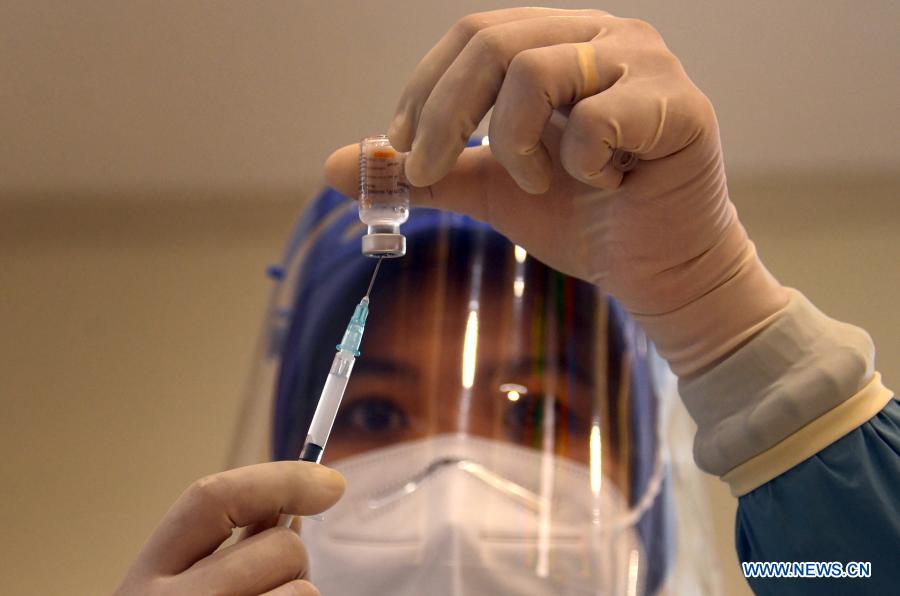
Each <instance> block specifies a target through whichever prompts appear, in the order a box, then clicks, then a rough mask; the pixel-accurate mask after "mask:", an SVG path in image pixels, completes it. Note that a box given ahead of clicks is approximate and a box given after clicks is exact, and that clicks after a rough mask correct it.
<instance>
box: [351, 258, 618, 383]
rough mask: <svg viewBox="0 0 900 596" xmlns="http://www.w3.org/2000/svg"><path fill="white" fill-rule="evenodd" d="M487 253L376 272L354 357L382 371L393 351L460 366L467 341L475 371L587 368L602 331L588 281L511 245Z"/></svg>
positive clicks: (446, 370) (416, 366)
mask: <svg viewBox="0 0 900 596" xmlns="http://www.w3.org/2000/svg"><path fill="white" fill-rule="evenodd" d="M491 256H492V257H493V258H492V259H491V260H490V262H489V263H488V262H487V261H486V260H485V261H483V262H482V263H480V264H479V263H477V262H472V261H473V256H472V255H462V256H460V257H459V260H457V261H456V262H453V263H450V264H449V266H434V267H429V268H419V269H416V270H403V269H400V270H399V271H394V272H392V273H389V274H388V275H386V276H385V278H384V279H380V280H378V282H377V284H379V286H378V289H379V291H378V292H377V293H376V294H375V295H373V300H372V306H371V309H370V318H369V320H368V322H367V328H366V338H365V340H364V344H363V351H364V356H363V357H362V358H361V359H360V361H359V363H358V364H357V366H359V367H360V368H361V369H365V368H371V367H380V368H384V369H385V371H386V372H387V367H385V366H383V365H384V364H385V361H393V362H395V363H398V364H399V363H402V364H403V367H400V368H402V369H404V370H405V372H407V373H409V374H412V373H413V372H415V373H416V374H419V375H423V374H428V372H429V367H430V372H431V373H432V374H434V373H436V372H438V371H437V370H436V369H435V368H434V367H435V366H436V365H437V364H440V369H441V370H440V373H441V374H445V375H446V374H461V373H462V371H461V369H462V368H463V365H464V357H465V355H466V354H465V353H466V350H467V349H468V350H469V351H472V349H473V348H474V349H475V351H476V352H477V353H476V355H475V358H476V360H477V363H478V373H479V376H480V377H484V376H486V375H488V373H490V372H495V373H497V374H500V373H501V372H506V373H515V374H517V375H521V373H523V372H526V371H524V370H522V369H525V368H531V369H540V370H547V369H548V368H554V367H557V368H558V365H559V364H563V363H565V365H566V368H567V369H569V372H570V374H571V373H576V374H578V375H579V376H581V377H585V378H587V377H590V376H591V375H590V371H591V370H593V369H594V368H595V367H594V363H593V359H594V358H595V357H596V350H595V345H596V343H597V341H598V340H603V341H605V337H600V336H599V335H598V334H599V333H600V332H602V330H601V329H599V328H598V326H597V325H596V322H597V321H598V320H600V319H599V318H598V315H599V314H600V313H599V310H600V309H601V308H602V304H601V303H600V301H599V300H598V296H597V293H596V291H595V290H594V289H593V288H591V287H590V286H588V285H587V284H585V283H583V282H578V281H576V280H574V279H572V278H569V277H566V276H563V275H561V274H559V273H557V272H555V271H553V270H551V269H549V268H547V267H545V266H543V265H542V264H540V263H538V262H537V261H534V260H531V259H528V260H526V261H525V262H524V263H521V262H518V261H517V259H515V257H514V254H513V250H512V246H510V248H509V250H508V251H502V252H501V251H495V252H494V254H492V255H491ZM466 260H468V262H466ZM367 360H370V361H371V362H369V363H368V364H367ZM503 369H505V370H503ZM393 372H400V371H399V370H394V371H393Z"/></svg>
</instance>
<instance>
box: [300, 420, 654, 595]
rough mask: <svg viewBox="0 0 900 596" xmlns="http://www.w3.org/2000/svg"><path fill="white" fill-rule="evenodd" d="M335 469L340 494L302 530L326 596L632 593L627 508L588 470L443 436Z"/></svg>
mask: <svg viewBox="0 0 900 596" xmlns="http://www.w3.org/2000/svg"><path fill="white" fill-rule="evenodd" d="M333 467H334V468H336V469H338V470H340V471H341V472H342V473H343V474H344V475H345V477H346V479H347V492H346V494H345V495H344V497H343V498H342V500H341V501H340V502H339V503H338V504H337V505H336V506H335V507H334V508H332V509H330V510H329V511H328V512H327V513H326V514H325V519H324V520H321V521H316V520H305V521H304V524H303V539H304V542H305V543H306V544H307V547H308V550H309V553H310V558H311V570H312V581H313V583H315V584H316V586H317V587H318V588H319V590H321V592H322V593H323V594H324V595H325V596H357V595H360V596H363V595H369V594H372V595H376V594H377V595H379V596H381V595H387V594H390V595H391V596H406V595H409V596H412V595H416V596H421V595H425V594H427V595H429V596H463V595H476V594H477V595H494V594H498V595H499V594H502V595H526V594H527V595H535V594H553V595H554V596H557V595H558V596H566V595H586V594H640V593H641V589H642V582H643V575H644V573H643V571H644V564H645V560H644V558H643V552H642V550H641V547H640V542H639V540H638V538H637V534H636V532H635V531H634V528H633V526H631V525H629V522H628V520H629V519H630V516H629V515H628V510H627V506H626V503H625V502H624V500H623V498H622V496H621V495H620V494H619V492H618V490H617V489H616V488H615V487H614V486H613V485H612V483H611V482H609V481H608V480H607V479H606V478H603V479H597V478H595V479H593V480H594V482H593V484H592V482H591V478H590V470H589V468H588V466H585V465H582V464H579V463H576V462H573V461H570V460H566V459H563V458H559V457H555V456H553V455H545V454H542V453H541V452H540V451H537V450H533V449H527V448H523V447H519V446H515V445H511V444H507V443H500V442H496V441H490V440H486V439H480V438H474V437H471V436H465V435H442V436H436V437H430V438H427V439H424V440H420V441H414V442H407V443H402V444H398V445H395V446H392V447H389V448H385V449H379V450H374V451H369V452H366V453H365V454H363V455H359V456H354V457H351V458H347V459H344V460H341V461H339V462H335V463H334V464H333ZM598 469H599V467H598ZM592 486H593V490H592V489H591V487H592Z"/></svg>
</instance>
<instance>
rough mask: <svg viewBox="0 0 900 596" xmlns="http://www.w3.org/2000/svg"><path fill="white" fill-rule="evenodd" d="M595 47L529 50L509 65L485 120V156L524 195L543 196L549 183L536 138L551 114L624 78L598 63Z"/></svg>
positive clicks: (545, 157)
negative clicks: (487, 148) (493, 158)
mask: <svg viewBox="0 0 900 596" xmlns="http://www.w3.org/2000/svg"><path fill="white" fill-rule="evenodd" d="M596 46H597V38H596V37H595V41H594V42H592V43H568V44H560V45H555V46H551V47H545V48H534V49H530V50H526V51H523V52H521V53H519V54H518V55H517V56H516V57H515V58H514V59H513V60H512V62H511V63H510V65H509V70H508V72H507V74H506V78H505V79H504V81H503V86H502V88H501V89H500V93H499V94H498V96H497V102H496V105H495V106H494V112H493V114H492V115H491V127H490V137H491V150H492V152H493V153H494V155H495V156H496V157H497V160H498V161H499V162H500V163H501V164H503V166H504V167H505V168H506V169H507V171H509V173H510V175H512V177H513V178H514V179H515V180H516V182H517V183H518V184H519V186H521V187H522V188H523V189H524V190H526V191H528V192H530V193H535V194H539V193H543V192H545V191H546V190H547V189H548V188H549V187H550V183H551V180H552V175H551V174H552V168H553V166H552V163H551V160H550V155H549V153H548V152H547V148H546V147H545V146H544V145H543V144H542V143H541V136H542V135H543V134H544V130H545V128H546V125H547V121H548V120H549V119H550V116H551V115H552V114H553V111H554V110H555V109H557V108H560V107H563V106H568V105H571V104H575V103H576V102H578V101H580V100H582V99H584V98H585V97H590V96H591V95H594V94H595V93H598V92H600V91H602V90H604V89H607V88H609V87H611V86H612V85H614V84H615V83H616V81H618V80H619V78H620V77H621V76H622V75H623V74H624V67H623V66H622V64H621V63H616V62H614V61H609V62H607V63H605V64H603V63H601V62H600V61H599V60H598V56H597V52H598V50H597V49H596ZM601 51H602V50H601Z"/></svg>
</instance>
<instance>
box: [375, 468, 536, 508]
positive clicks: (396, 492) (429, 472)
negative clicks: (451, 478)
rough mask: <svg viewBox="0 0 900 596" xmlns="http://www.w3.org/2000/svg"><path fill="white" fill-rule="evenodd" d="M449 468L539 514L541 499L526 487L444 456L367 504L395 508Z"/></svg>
mask: <svg viewBox="0 0 900 596" xmlns="http://www.w3.org/2000/svg"><path fill="white" fill-rule="evenodd" d="M448 468H456V469H457V470H459V471H461V472H464V473H466V474H469V475H470V476H472V477H473V478H476V479H478V480H480V481H481V482H483V483H484V484H485V485H487V486H489V487H491V488H493V489H495V490H497V491H498V492H500V493H502V494H504V495H506V496H507V497H509V498H511V499H513V500H514V501H516V502H518V503H520V504H522V505H524V506H526V507H528V508H529V509H531V510H532V511H538V510H539V509H540V507H541V505H542V504H543V503H542V499H541V497H540V496H538V495H537V494H535V493H534V492H532V491H530V490H528V489H527V488H525V487H524V486H522V485H520V484H517V483H516V482H513V481H512V480H509V479H507V478H504V477H503V476H501V475H499V474H497V473H496V472H493V471H491V470H489V469H487V468H486V467H484V466H482V465H481V464H478V463H475V462H473V461H471V460H468V459H462V458H458V457H442V458H441V459H438V460H435V461H433V462H432V463H431V464H429V465H428V467H426V468H425V469H423V470H422V471H420V472H418V473H417V474H416V475H415V476H413V477H412V478H410V479H409V480H408V481H407V482H405V483H404V484H403V485H402V486H399V487H397V488H395V489H392V490H390V491H388V492H385V493H382V494H379V495H375V496H373V497H371V498H370V499H369V500H368V501H367V503H366V504H367V506H368V508H369V510H371V511H377V510H378V509H381V508H383V507H387V506H389V505H392V504H394V503H396V502H398V501H400V500H403V499H405V498H406V497H408V496H410V495H412V494H413V493H415V492H416V491H418V490H419V489H421V488H422V486H423V485H424V484H425V483H426V482H428V480H429V479H431V478H433V477H434V476H436V475H437V474H439V473H441V472H442V471H443V470H446V469H448Z"/></svg>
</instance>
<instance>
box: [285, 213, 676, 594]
mask: <svg viewBox="0 0 900 596" xmlns="http://www.w3.org/2000/svg"><path fill="white" fill-rule="evenodd" d="M317 207H318V205H314V207H313V209H315V208H317ZM332 213H334V212H333V211H332V212H330V213H329V215H328V216H327V217H325V218H324V219H323V220H322V221H327V222H328V225H330V226H333V228H334V230H333V231H334V233H331V232H330V231H329V233H330V236H329V235H328V234H326V233H322V240H321V245H322V246H321V249H320V250H317V246H316V245H315V244H314V245H312V246H311V247H301V248H299V249H298V250H297V251H296V253H295V254H298V255H301V257H302V258H301V257H298V259H297V262H291V263H289V268H290V270H291V271H292V272H293V273H292V275H293V276H292V277H290V278H289V279H288V283H286V284H285V286H284V288H283V293H282V294H280V295H279V296H280V297H279V296H277V297H276V304H279V303H280V304H290V309H291V312H292V313H297V314H296V315H294V316H293V317H292V318H288V319H286V320H287V321H289V326H287V327H284V326H283V325H282V326H279V325H278V320H279V319H274V318H273V321H274V322H273V324H272V327H271V331H270V333H269V338H268V340H269V343H268V345H269V346H270V350H269V352H270V354H271V355H272V356H271V360H272V361H273V362H274V363H275V365H274V366H273V369H274V373H273V374H274V376H275V379H276V381H277V391H276V396H277V399H276V403H275V418H274V421H273V422H274V427H273V431H274V432H273V437H274V450H275V456H276V457H277V458H293V457H296V455H297V453H298V451H299V448H300V446H301V444H302V442H303V438H304V437H305V434H306V430H307V426H308V424H309V419H310V417H311V415H312V412H313V410H314V408H315V403H312V401H311V400H310V397H311V396H312V397H313V399H314V396H317V395H318V393H319V391H320V390H321V384H322V382H323V380H324V378H325V376H326V375H327V372H328V366H329V364H330V358H331V353H330V351H328V350H324V351H323V350H321V349H320V348H321V346H324V345H328V344H329V343H333V341H334V338H335V337H338V338H339V337H340V334H341V332H342V330H343V325H344V324H345V323H346V314H347V313H348V312H352V309H353V302H354V300H356V299H358V297H359V296H360V295H361V294H362V292H363V291H364V290H365V285H366V282H367V281H368V274H370V273H371V263H370V261H367V260H362V262H360V258H359V256H358V242H359V234H361V233H362V232H363V231H364V228H362V227H360V226H358V225H357V224H356V222H355V213H353V212H349V211H348V214H347V218H345V219H342V217H339V216H332ZM329 217H331V219H330V220H329V219H328V218H329ZM326 231H327V230H326ZM316 233H318V232H317V230H315V229H313V230H312V231H310V230H306V235H307V236H310V237H315V234H316ZM406 233H407V241H408V251H407V256H406V257H404V258H403V259H399V260H397V261H393V262H385V263H384V265H383V266H382V270H381V272H380V273H379V281H378V283H377V284H376V287H375V289H374V291H373V295H372V297H371V299H372V303H371V304H372V306H371V312H372V315H371V317H370V319H369V321H368V324H367V331H366V337H365V339H364V341H363V344H362V347H361V351H362V355H361V357H360V358H359V360H358V361H357V363H356V368H355V370H354V377H353V379H352V380H351V382H350V385H349V386H348V388H347V392H346V394H345V396H344V402H343V404H342V406H341V410H340V412H339V414H338V418H337V420H336V422H335V426H334V429H333V431H332V434H331V438H330V441H329V447H328V450H327V451H326V454H325V460H324V463H326V464H328V465H332V466H334V467H336V468H338V469H341V470H343V471H344V472H345V474H346V477H347V480H348V493H347V495H346V496H345V497H344V499H343V500H342V501H341V503H340V504H339V505H338V506H337V507H336V508H335V509H333V510H331V511H330V512H329V513H328V514H327V515H326V519H325V521H324V522H322V523H319V524H316V523H314V522H309V523H307V524H305V526H304V540H305V541H306V542H307V543H308V544H309V546H310V552H311V557H312V559H313V561H314V563H313V564H314V571H313V576H314V578H315V580H316V581H317V582H323V583H322V585H323V586H329V585H335V586H336V585H338V584H329V583H327V582H336V581H338V579H340V580H341V581H343V580H347V581H360V582H362V583H360V584H359V586H357V585H356V584H340V585H341V586H347V587H346V589H337V590H336V593H353V594H381V593H385V592H392V593H426V592H427V593H447V594H463V593H466V594H468V593H506V594H519V593H522V594H525V593H528V594H532V593H554V594H568V593H571V594H581V593H620V592H619V591H618V588H619V587H623V586H624V587H625V588H627V590H626V593H628V592H629V591H630V590H634V591H633V592H630V593H635V594H641V593H645V591H646V593H652V592H653V591H655V590H656V587H657V586H658V585H659V583H660V582H661V580H662V578H663V577H664V575H665V572H666V568H667V565H668V561H669V554H668V546H667V545H668V541H669V533H670V530H669V527H670V526H669V522H668V520H667V517H666V508H665V506H664V501H665V499H661V498H658V495H659V494H660V492H661V491H662V489H663V487H664V486H665V483H664V466H663V465H662V463H661V458H660V455H659V452H660V449H659V446H658V432H657V427H658V420H657V417H658V412H659V408H658V404H657V402H656V394H655V392H654V390H653V386H652V382H651V375H650V373H649V370H648V368H647V367H648V359H647V353H646V350H647V346H646V343H645V340H644V339H643V336H642V335H641V334H640V332H639V331H638V330H637V329H636V328H635V327H634V326H633V325H632V324H631V323H630V322H629V321H627V319H626V318H625V316H624V314H623V313H622V311H621V310H620V309H619V308H618V306H617V305H616V304H615V303H613V302H611V301H609V300H608V299H607V298H606V297H605V296H603V295H602V294H600V293H599V292H598V291H597V289H596V288H594V287H593V286H591V285H589V284H586V283H584V282H580V281H578V280H575V279H572V278H569V277H566V276H564V275H562V274H560V273H558V272H556V271H553V270H551V269H549V268H547V267H545V266H544V265H542V264H540V263H539V262H537V261H536V260H534V259H532V258H530V257H529V256H528V255H526V254H525V253H524V251H522V250H521V249H519V248H517V247H515V246H514V245H512V244H511V243H510V242H508V241H507V240H506V239H504V238H502V237H501V236H499V235H498V234H496V233H495V232H493V231H492V230H490V229H489V228H488V227H487V226H483V225H480V224H476V223H474V222H471V221H470V220H468V219H466V218H462V217H459V216H455V215H452V214H445V213H438V212H434V211H430V210H419V211H416V212H414V214H413V216H412V217H411V219H410V221H409V222H408V224H407V230H406ZM341 242H344V243H346V246H347V253H346V254H343V253H340V251H337V254H335V253H336V251H335V246H338V247H342V246H343V244H341ZM345 303H346V304H345ZM372 504H376V505H378V506H375V507H372ZM345 549H346V550H345ZM341 553H344V554H343V555H342V554H341ZM412 561H415V562H416V563H415V564H413V563H411V562H412ZM648 562H652V564H648ZM379 566H381V567H380V568H382V571H383V573H382V575H377V574H375V569H374V568H375V567H379ZM629 569H630V570H631V571H629ZM335 570H340V571H339V572H337V571H335ZM504 570H505V571H504ZM357 571H359V573H357ZM507 572H508V573H507ZM366 576H369V577H371V578H372V581H371V582H367V581H366V580H365V579H364V578H365V577H366ZM376 577H381V578H383V579H384V582H385V583H384V584H383V585H382V584H377V582H376V581H375V579H374V578H376ZM503 577H506V580H503V581H501V578H503ZM510 577H513V578H514V579H510ZM328 578H332V579H328ZM351 578H357V579H352V580H351ZM359 578H363V579H359ZM389 578H393V579H389ZM402 578H406V579H405V580H404V579H402ZM441 578H443V579H441ZM628 578H631V579H628ZM426 579H427V580H428V581H427V582H426ZM443 580H446V585H447V586H449V587H448V588H447V589H448V590H449V591H446V592H435V589H436V588H435V586H438V585H444V581H443ZM504 581H505V582H506V583H504ZM510 581H512V582H513V583H509V582H510ZM417 582H418V583H417ZM423 582H424V583H423ZM622 582H625V583H624V584H623V583H622ZM628 582H632V583H628ZM401 585H407V586H410V588H409V590H411V591H409V592H402V591H401V592H398V591H397V589H398V586H401ZM415 586H419V589H418V590H416V589H415V588H414V587H415ZM421 586H429V589H428V590H426V591H425V592H423V590H422V588H421ZM363 587H365V589H363ZM469 588H470V589H469ZM539 588H540V589H539ZM609 590H612V591H609ZM325 593H328V590H327V589H325Z"/></svg>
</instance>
